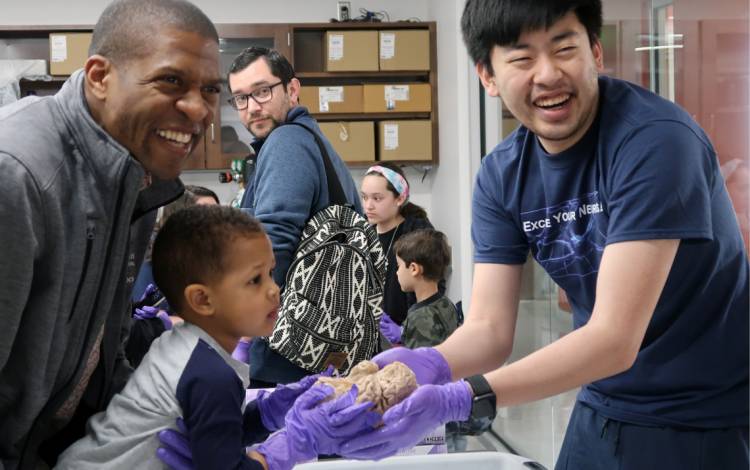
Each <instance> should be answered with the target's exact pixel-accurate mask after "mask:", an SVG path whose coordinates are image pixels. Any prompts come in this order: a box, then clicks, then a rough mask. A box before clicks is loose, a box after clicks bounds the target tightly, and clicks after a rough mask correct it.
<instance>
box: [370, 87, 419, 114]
mask: <svg viewBox="0 0 750 470" xmlns="http://www.w3.org/2000/svg"><path fill="white" fill-rule="evenodd" d="M363 96H364V111H365V112H366V113H389V112H393V113H422V112H426V113H428V112H430V111H431V110H432V90H431V89H430V84H429V83H393V84H370V85H364V87H363Z"/></svg>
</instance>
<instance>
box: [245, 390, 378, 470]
mask: <svg viewBox="0 0 750 470" xmlns="http://www.w3.org/2000/svg"><path fill="white" fill-rule="evenodd" d="M332 393H333V388H332V387H330V386H328V385H322V384H321V385H316V386H315V387H312V388H311V389H310V390H308V391H306V392H305V393H303V394H302V395H301V396H300V397H299V398H298V399H297V401H296V402H295V403H294V406H293V407H292V409H291V410H290V411H289V413H288V414H287V415H286V428H285V429H284V430H282V431H279V432H277V433H276V434H273V435H272V436H271V437H269V438H268V439H267V440H266V441H265V442H263V443H262V444H260V445H259V446H258V448H257V451H258V453H259V454H262V455H263V457H265V459H266V463H268V469H269V470H290V469H291V468H292V467H294V465H295V464H297V463H299V462H304V461H306V460H311V459H314V458H316V457H317V456H318V455H319V454H329V455H330V454H338V453H339V449H340V444H341V442H343V441H344V440H345V439H350V438H352V437H353V436H357V435H360V434H362V433H364V432H367V431H370V430H372V429H373V426H374V425H375V424H376V423H378V422H379V421H380V419H381V416H380V414H378V413H376V412H374V411H370V409H371V408H372V407H373V404H372V403H371V402H365V403H360V404H355V401H356V399H357V387H356V386H354V387H352V389H351V390H350V391H349V392H348V393H346V394H344V395H342V396H340V397H339V398H337V399H335V400H332V401H329V402H327V403H323V404H320V402H321V401H322V400H324V399H325V398H326V397H328V396H329V395H331V394H332Z"/></svg>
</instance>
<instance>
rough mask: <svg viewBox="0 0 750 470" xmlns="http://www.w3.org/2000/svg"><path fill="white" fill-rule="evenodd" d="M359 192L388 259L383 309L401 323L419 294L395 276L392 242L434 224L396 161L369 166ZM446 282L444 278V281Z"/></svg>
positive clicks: (366, 213)
mask: <svg viewBox="0 0 750 470" xmlns="http://www.w3.org/2000/svg"><path fill="white" fill-rule="evenodd" d="M360 195H361V197H362V207H363V208H364V211H365V215H366V216H367V220H368V221H369V222H370V223H371V224H373V225H375V226H376V229H377V232H378V236H379V237H380V243H381V244H382V245H383V251H384V253H385V254H386V259H387V260H388V264H387V269H386V273H385V286H384V295H383V311H384V312H385V313H387V314H388V315H389V316H390V318H391V319H392V320H393V321H394V322H396V323H397V324H398V325H401V323H402V322H403V321H404V320H405V319H406V314H407V312H408V311H409V307H411V306H412V305H413V304H414V303H416V297H415V296H414V294H413V293H404V292H402V291H401V286H400V285H399V283H398V278H397V277H396V271H397V268H398V267H397V266H396V254H395V253H394V251H393V244H394V243H395V241H396V240H398V239H399V238H400V237H401V236H403V235H404V234H406V233H409V232H412V231H414V230H417V229H421V228H433V226H432V224H431V223H430V221H429V219H428V218H427V213H426V212H425V210H424V209H422V208H421V207H419V206H418V205H416V204H413V203H411V202H409V182H408V181H407V180H406V177H405V176H404V172H403V170H401V168H399V167H398V166H396V165H393V164H391V163H388V162H380V163H379V164H378V165H375V166H372V167H370V168H368V169H367V172H366V173H365V177H364V179H363V180H362V186H361V188H360ZM444 284H445V283H444V282H441V285H444ZM441 290H444V289H441ZM386 336H387V335H386Z"/></svg>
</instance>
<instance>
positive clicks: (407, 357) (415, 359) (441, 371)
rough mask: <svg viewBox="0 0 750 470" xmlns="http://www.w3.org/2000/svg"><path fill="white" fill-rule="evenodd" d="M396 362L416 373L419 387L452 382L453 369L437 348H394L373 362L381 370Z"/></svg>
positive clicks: (373, 359) (375, 358) (381, 354)
mask: <svg viewBox="0 0 750 470" xmlns="http://www.w3.org/2000/svg"><path fill="white" fill-rule="evenodd" d="M396 361H399V362H403V363H404V364H406V365H407V366H409V369H411V370H412V371H414V375H416V376H417V383H418V384H419V385H425V384H436V385H440V384H444V383H448V382H450V381H451V369H450V367H449V366H448V363H447V362H446V360H445V358H444V357H443V355H442V354H440V353H439V352H438V351H437V349H435V348H417V349H409V348H393V349H388V350H387V351H383V352H382V353H380V354H378V355H377V356H375V357H373V358H372V362H374V363H375V364H377V365H378V367H380V368H381V369H382V368H383V367H385V366H387V365H388V364H390V363H391V362H396Z"/></svg>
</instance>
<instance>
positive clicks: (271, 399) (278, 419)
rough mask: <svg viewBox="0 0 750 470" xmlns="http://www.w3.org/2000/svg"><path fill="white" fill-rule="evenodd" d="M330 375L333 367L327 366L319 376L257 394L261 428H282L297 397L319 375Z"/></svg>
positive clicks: (308, 387)
mask: <svg viewBox="0 0 750 470" xmlns="http://www.w3.org/2000/svg"><path fill="white" fill-rule="evenodd" d="M235 351H236V350H235ZM332 373H333V366H329V367H328V369H327V370H326V371H324V372H322V373H320V374H315V375H308V376H307V377H305V378H303V379H302V380H300V381H299V382H295V383H291V384H287V385H279V386H277V387H276V389H275V390H274V391H272V392H270V393H269V392H267V391H265V390H262V391H260V392H258V398H256V399H255V401H256V403H258V410H259V411H260V419H261V421H263V426H265V427H266V429H268V430H269V431H277V430H279V429H281V428H283V427H284V418H285V417H286V414H287V413H288V412H289V410H290V409H291V408H292V405H294V401H295V400H296V399H297V397H299V396H300V395H302V394H303V393H305V392H306V391H307V390H309V389H310V387H312V386H313V384H314V383H315V382H316V381H317V380H318V378H319V377H320V376H321V375H324V376H326V377H330V376H331V374H332Z"/></svg>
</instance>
